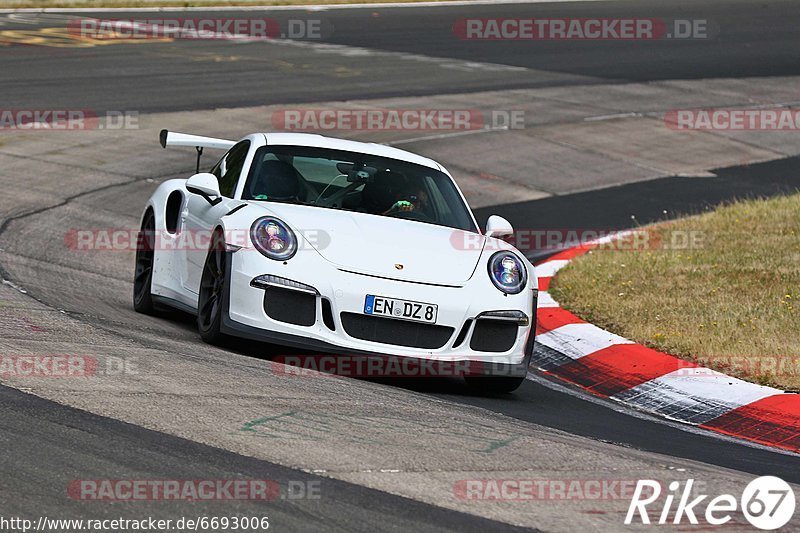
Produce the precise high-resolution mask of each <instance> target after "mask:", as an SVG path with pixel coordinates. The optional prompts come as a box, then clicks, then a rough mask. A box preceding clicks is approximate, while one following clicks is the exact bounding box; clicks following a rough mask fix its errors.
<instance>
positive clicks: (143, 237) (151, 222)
mask: <svg viewBox="0 0 800 533" xmlns="http://www.w3.org/2000/svg"><path fill="white" fill-rule="evenodd" d="M155 233H156V222H155V219H153V215H152V213H151V214H149V215H148V216H147V218H146V219H145V221H144V224H142V229H141V231H139V235H138V236H137V238H136V272H135V273H134V276H133V294H134V298H136V302H137V303H140V302H141V301H142V300H143V299H144V298H145V297H146V296H147V295H148V293H149V292H150V280H151V279H152V278H153V258H154V257H155V245H154V244H155Z"/></svg>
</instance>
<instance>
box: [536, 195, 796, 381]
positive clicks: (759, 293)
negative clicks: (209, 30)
mask: <svg viewBox="0 0 800 533" xmlns="http://www.w3.org/2000/svg"><path fill="white" fill-rule="evenodd" d="M642 231H643V232H646V234H647V235H648V236H649V242H650V246H648V247H647V249H644V250H642V249H638V250H635V249H627V250H626V249H620V248H624V247H619V246H618V247H616V248H613V249H601V250H595V251H593V252H591V253H589V254H587V255H584V256H582V257H579V258H577V259H576V260H574V261H572V262H571V263H570V264H569V265H568V266H567V267H566V268H564V269H562V270H561V271H560V272H559V274H558V276H557V277H556V278H555V279H554V280H553V283H552V287H551V289H550V290H551V292H552V294H553V296H554V297H555V298H556V300H558V301H559V302H560V303H561V304H562V306H564V307H565V308H567V309H569V310H570V311H572V312H573V313H575V314H577V315H578V316H580V317H582V318H584V319H585V320H588V321H590V322H592V323H594V324H597V325H598V326H600V327H602V328H605V329H607V330H609V331H612V332H614V333H617V334H619V335H622V336H624V337H626V338H629V339H631V340H633V341H636V342H639V343H641V344H644V345H647V346H650V347H652V348H655V349H657V350H661V351H665V352H668V353H671V354H674V355H677V356H680V357H682V358H685V359H689V360H693V361H696V362H699V363H701V364H703V365H704V366H709V367H711V368H715V369H717V370H720V371H723V372H726V373H729V374H732V375H736V376H738V377H741V378H742V379H747V380H749V381H754V382H757V383H761V384H770V385H774V386H778V387H782V388H786V389H790V390H797V389H800V302H798V300H799V299H800V194H794V195H791V196H784V197H778V198H774V199H769V200H750V201H744V202H739V203H735V204H732V205H728V206H724V207H721V208H719V209H718V210H716V211H714V212H710V213H706V214H703V215H699V216H694V217H690V218H685V219H681V220H677V221H674V222H668V223H662V224H659V225H656V226H653V227H648V228H642ZM689 232H694V233H693V235H694V236H695V238H696V239H697V243H696V244H697V245H696V246H693V247H689V248H683V249H666V248H668V247H665V246H663V245H662V244H661V243H670V242H671V239H673V238H675V239H676V241H679V244H683V242H684V241H685V240H686V239H685V237H686V236H687V235H690V233H689Z"/></svg>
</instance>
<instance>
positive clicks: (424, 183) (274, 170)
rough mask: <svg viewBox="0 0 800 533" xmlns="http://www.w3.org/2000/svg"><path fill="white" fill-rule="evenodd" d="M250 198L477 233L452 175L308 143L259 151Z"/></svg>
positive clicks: (251, 176) (252, 169) (252, 170)
mask: <svg viewBox="0 0 800 533" xmlns="http://www.w3.org/2000/svg"><path fill="white" fill-rule="evenodd" d="M242 199H244V200H263V201H273V202H285V203H293V204H302V205H311V206H316V207H324V208H329V209H343V210H348V211H357V212H361V213H369V214H372V215H380V216H387V217H395V218H403V219H407V220H416V221H419V222H426V223H429V224H436V225H440V226H447V227H450V228H455V229H462V230H465V231H473V232H477V228H476V227H475V223H474V221H473V219H472V216H471V214H470V211H469V208H468V207H467V205H466V204H465V203H464V201H463V199H462V198H461V195H460V194H459V193H458V190H457V189H456V187H455V184H454V183H453V181H452V179H451V178H450V177H449V176H448V175H447V174H445V173H444V172H441V171H439V170H435V169H433V168H430V167H426V166H423V165H417V164H414V163H409V162H406V161H399V160H397V159H389V158H385V157H377V156H372V155H367V154H360V153H355V152H346V151H340V150H330V149H325V148H313V147H305V146H263V147H261V148H259V149H258V150H257V151H256V154H255V157H254V159H253V164H252V165H251V167H250V172H249V175H248V177H247V182H246V183H245V187H244V192H243V193H242Z"/></svg>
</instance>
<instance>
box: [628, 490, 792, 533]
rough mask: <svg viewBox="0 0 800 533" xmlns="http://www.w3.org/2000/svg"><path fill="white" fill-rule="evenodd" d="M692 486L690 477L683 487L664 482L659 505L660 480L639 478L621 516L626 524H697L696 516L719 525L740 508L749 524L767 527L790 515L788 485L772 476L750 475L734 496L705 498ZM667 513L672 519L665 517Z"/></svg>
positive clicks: (776, 525) (781, 523) (781, 522)
mask: <svg viewBox="0 0 800 533" xmlns="http://www.w3.org/2000/svg"><path fill="white" fill-rule="evenodd" d="M693 486H694V480H693V479H689V480H688V481H687V482H686V484H685V485H684V486H683V488H681V484H680V482H678V481H673V482H672V483H670V484H669V486H668V492H667V493H666V495H665V496H664V498H663V506H662V504H661V502H659V500H660V499H661V498H662V487H661V484H660V483H659V482H658V481H654V480H650V479H641V480H639V481H638V482H637V484H636V489H635V490H634V493H633V498H632V499H631V504H630V506H629V507H628V514H627V515H626V516H625V524H626V525H630V524H631V523H633V522H634V520H636V521H640V522H641V523H642V524H650V523H651V520H653V521H654V522H655V523H657V524H660V525H663V524H667V523H672V524H682V523H684V520H685V521H688V522H689V523H690V524H693V525H697V524H699V523H700V521H699V520H698V517H700V518H704V519H705V522H706V523H707V524H709V525H712V526H721V525H724V524H727V523H728V522H730V521H731V520H732V519H733V516H732V514H733V513H736V511H737V509H741V513H742V514H743V515H744V517H745V518H746V519H747V521H748V522H749V523H750V525H752V526H753V527H755V528H757V529H761V530H766V531H771V530H775V529H778V528H781V527H783V526H785V525H786V524H787V523H788V522H789V520H791V519H792V516H794V509H795V496H794V492H793V491H792V487H791V486H789V484H788V483H786V482H785V481H784V480H782V479H781V478H778V477H775V476H763V477H759V478H757V479H754V480H753V481H751V482H750V483H749V484H748V485H747V487H745V489H744V491H743V492H742V495H741V498H739V499H738V500H737V498H736V497H735V496H733V495H731V494H720V495H719V496H716V497H714V498H712V499H711V500H708V501H706V500H707V499H708V498H709V495H708V494H700V495H696V494H695V493H694V492H693V490H692V488H693ZM676 501H677V503H676ZM673 504H675V508H674V511H673ZM648 506H649V508H648ZM651 512H655V516H651V514H650V513H651ZM670 517H671V518H672V520H669V518H670Z"/></svg>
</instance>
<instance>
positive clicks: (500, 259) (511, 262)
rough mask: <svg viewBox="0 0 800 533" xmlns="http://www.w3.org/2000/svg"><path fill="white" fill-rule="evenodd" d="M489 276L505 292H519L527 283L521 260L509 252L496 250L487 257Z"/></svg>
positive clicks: (525, 271)
mask: <svg viewBox="0 0 800 533" xmlns="http://www.w3.org/2000/svg"><path fill="white" fill-rule="evenodd" d="M488 266H489V278H491V280H492V283H494V286H495V287H497V288H498V289H500V290H501V291H503V292H504V293H506V294H519V293H520V292H522V291H523V290H524V289H525V285H527V283H528V271H527V269H526V268H525V264H524V263H523V262H522V260H521V259H520V258H519V257H517V256H516V255H515V254H513V253H511V252H497V253H496V254H494V255H492V257H490V258H489V265H488Z"/></svg>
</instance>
